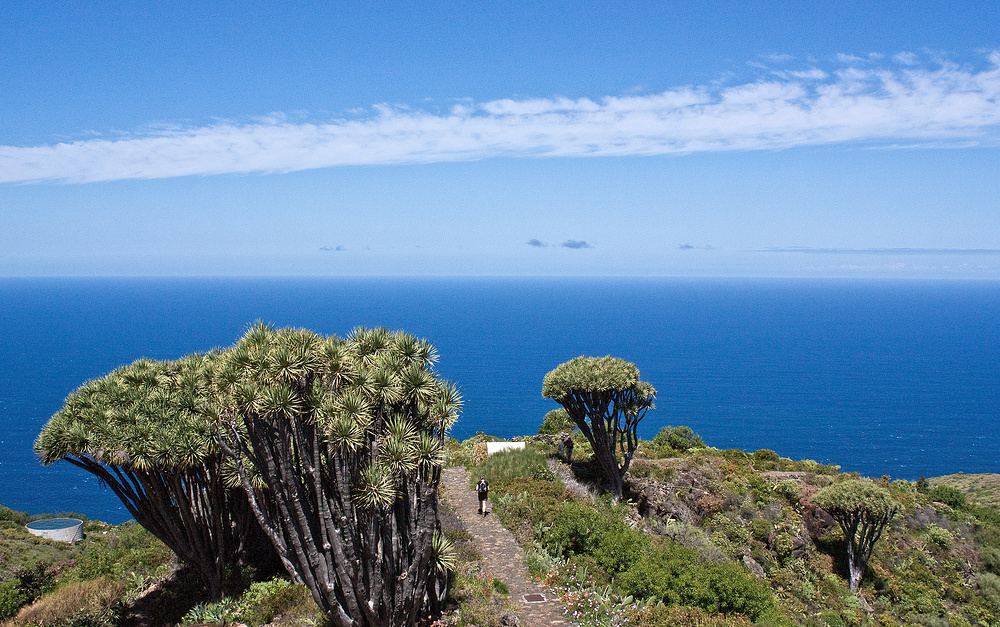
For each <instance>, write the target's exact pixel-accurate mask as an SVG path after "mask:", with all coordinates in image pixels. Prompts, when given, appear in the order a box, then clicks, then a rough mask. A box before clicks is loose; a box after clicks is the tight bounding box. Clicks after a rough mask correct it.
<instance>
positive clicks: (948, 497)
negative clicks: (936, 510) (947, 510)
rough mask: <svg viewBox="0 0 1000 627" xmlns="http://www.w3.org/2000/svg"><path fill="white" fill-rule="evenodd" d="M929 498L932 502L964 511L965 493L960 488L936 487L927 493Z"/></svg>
mask: <svg viewBox="0 0 1000 627" xmlns="http://www.w3.org/2000/svg"><path fill="white" fill-rule="evenodd" d="M927 497H928V498H930V500H932V501H938V502H939V503H944V504H945V505H947V506H949V507H951V508H953V509H962V508H963V507H965V492H962V491H961V490H959V489H958V488H952V487H950V486H946V485H939V486H934V487H933V488H931V491H930V492H928V493H927Z"/></svg>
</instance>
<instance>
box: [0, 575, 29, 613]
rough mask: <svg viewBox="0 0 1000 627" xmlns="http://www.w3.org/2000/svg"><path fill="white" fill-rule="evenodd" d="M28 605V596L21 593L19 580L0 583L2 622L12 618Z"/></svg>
mask: <svg viewBox="0 0 1000 627" xmlns="http://www.w3.org/2000/svg"><path fill="white" fill-rule="evenodd" d="M27 603H28V596H27V595H26V594H24V592H22V591H21V588H20V582H19V581H18V580H17V579H8V580H7V581H5V582H3V583H0V620H6V619H8V618H12V617H13V616H14V615H15V614H17V611H18V610H19V609H21V607H22V606H24V605H27Z"/></svg>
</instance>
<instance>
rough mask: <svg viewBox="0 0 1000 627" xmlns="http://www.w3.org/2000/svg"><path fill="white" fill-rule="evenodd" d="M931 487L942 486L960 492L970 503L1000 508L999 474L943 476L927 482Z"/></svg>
mask: <svg viewBox="0 0 1000 627" xmlns="http://www.w3.org/2000/svg"><path fill="white" fill-rule="evenodd" d="M928 481H929V483H930V485H931V487H937V486H944V487H949V488H955V489H957V490H961V491H962V492H963V493H964V494H965V495H966V496H967V497H968V499H969V500H970V501H972V502H975V503H978V504H979V505H984V506H988V507H1000V474H996V473H980V474H971V475H966V474H963V473H958V474H956V475H944V476H942V477H933V478H931V479H929V480H928Z"/></svg>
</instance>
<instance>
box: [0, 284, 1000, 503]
mask: <svg viewBox="0 0 1000 627" xmlns="http://www.w3.org/2000/svg"><path fill="white" fill-rule="evenodd" d="M255 320H264V321H266V322H270V323H272V324H274V325H277V326H296V327H306V328H309V329H312V330H314V331H317V332H320V333H324V334H337V335H345V334H347V333H348V332H349V331H350V330H351V329H352V328H353V327H355V326H359V325H364V326H386V327H390V328H392V329H405V330H407V331H409V332H411V333H414V334H416V335H419V336H421V337H426V338H428V339H430V340H431V341H432V342H433V343H434V344H435V345H436V346H437V348H438V350H439V352H440V362H439V365H438V371H439V372H440V373H441V374H442V375H443V376H445V377H446V378H448V379H450V380H452V381H454V382H456V383H457V384H458V385H459V386H460V387H461V389H462V391H463V394H464V397H465V410H464V412H463V415H462V418H461V420H460V421H459V423H458V424H457V425H456V426H455V428H454V430H453V432H452V433H453V435H455V436H456V437H458V438H459V439H464V438H466V437H469V436H471V435H473V434H475V432H476V431H477V430H482V431H486V432H488V433H491V434H496V435H500V436H505V437H509V436H514V435H521V434H527V433H534V432H535V431H537V428H538V424H539V422H540V421H541V417H542V416H543V415H544V414H545V412H546V411H548V410H549V409H553V408H555V407H557V406H556V405H555V404H554V403H552V402H551V401H547V400H545V399H543V398H542V397H541V385H542V377H543V376H544V375H545V373H546V372H548V371H549V370H551V369H552V368H554V367H555V366H557V365H558V364H559V363H561V362H563V361H566V360H568V359H572V358H573V357H576V356H579V355H594V356H603V355H609V354H610V355H615V356H618V357H622V358H625V359H627V360H629V361H633V362H635V363H636V364H637V365H638V366H639V368H640V370H641V372H642V377H643V379H646V380H648V381H650V382H651V383H652V384H653V385H654V386H655V387H656V388H657V390H658V394H657V401H656V404H657V409H656V410H655V411H652V412H650V413H649V414H647V416H646V418H645V420H644V422H643V423H642V424H641V425H640V432H641V433H640V434H641V435H642V437H646V438H650V437H652V436H653V435H654V434H655V433H656V431H657V430H658V429H659V427H660V426H662V425H665V424H672V425H677V424H687V425H690V426H691V427H692V428H694V430H695V431H696V432H698V433H699V434H700V435H701V436H702V437H703V438H704V439H705V441H706V442H707V443H708V444H710V445H712V446H716V447H719V448H741V449H745V450H750V451H753V450H756V449H758V448H770V449H774V450H776V451H777V452H778V453H780V454H781V455H783V456H786V457H792V458H796V459H803V458H808V459H815V460H817V461H820V462H824V463H835V464H840V465H841V466H842V467H843V469H844V470H856V471H859V472H861V473H862V474H865V475H869V476H879V475H882V474H889V475H892V476H893V477H900V478H908V479H916V478H917V477H919V476H920V475H926V476H934V475H940V474H947V473H953V472H958V471H963V472H966V473H972V472H1000V453H998V427H1000V393H998V391H1000V283H996V282H902V281H900V282H893V281H873V282H867V281H798V280H704V279H699V280H677V279H133V280H125V279H23V280H22V279H5V280H0V331H2V335H0V421H2V425H3V428H2V430H0V503H2V504H4V505H7V506H8V507H13V508H15V509H18V510H27V511H30V512H32V513H41V512H55V511H67V510H68V511H78V512H81V513H84V514H86V515H87V516H90V517H93V518H101V519H103V520H108V521H111V522H120V521H122V520H125V519H127V518H128V513H127V512H126V511H125V509H124V508H123V507H121V505H120V503H119V502H118V500H117V499H116V498H115V497H114V495H113V494H112V493H111V492H110V491H109V490H107V489H105V488H103V487H102V486H100V485H99V482H98V481H97V480H96V479H95V478H92V477H91V476H90V475H89V474H88V473H86V472H84V471H82V470H79V469H77V468H76V467H74V466H71V465H70V464H68V463H65V462H60V463H57V464H55V465H53V466H51V467H43V466H42V465H40V464H39V463H38V462H37V461H36V459H35V457H34V454H33V453H32V450H31V446H32V443H33V441H34V439H35V437H36V436H37V435H38V432H39V430H40V429H41V428H42V426H43V425H44V424H45V422H46V420H48V418H49V417H50V416H51V415H52V414H53V413H54V412H55V411H57V410H58V409H59V408H60V407H61V405H62V401H63V399H64V398H65V397H66V395H67V394H69V393H70V392H72V391H73V390H74V389H76V388H77V387H78V386H79V385H80V384H82V383H83V382H84V381H86V380H88V379H91V378H94V377H99V376H102V375H104V374H106V373H107V372H109V371H110V370H112V369H114V368H115V367H117V366H119V365H122V364H126V363H129V362H132V361H134V360H136V359H139V358H140V357H150V358H155V359H173V358H176V357H180V356H182V355H185V354H188V353H191V352H200V351H205V350H208V349H211V348H213V347H218V346H228V345H230V344H232V343H233V342H235V341H236V340H237V339H238V338H239V337H240V335H242V333H243V332H244V331H245V330H246V328H247V326H248V325H250V324H252V323H253V322H254V321H255Z"/></svg>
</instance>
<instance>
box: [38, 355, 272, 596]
mask: <svg viewBox="0 0 1000 627" xmlns="http://www.w3.org/2000/svg"><path fill="white" fill-rule="evenodd" d="M213 358H214V355H193V356H190V357H187V358H184V359H181V360H178V361H172V362H161V361H152V360H140V361H137V362H135V363H133V364H131V365H128V366H124V367H122V368H119V369H117V370H115V371H113V372H112V373H110V374H109V375H107V376H105V377H103V378H100V379H96V380H93V381H90V382H88V383H86V384H84V385H83V386H82V387H80V388H79V389H78V390H76V391H75V392H73V393H72V394H70V396H69V397H68V398H67V399H66V401H65V404H64V406H63V408H62V409H61V410H60V411H59V412H57V413H56V414H55V415H54V416H53V417H52V418H51V419H50V420H49V422H48V423H47V424H46V425H45V427H44V428H43V429H42V432H41V433H40V434H39V436H38V439H37V440H36V441H35V451H36V452H37V453H38V455H39V456H40V457H41V460H42V463H44V464H51V463H53V462H55V461H57V460H66V461H68V462H69V463H71V464H73V465H75V466H79V467H80V468H83V469H84V470H87V471H88V472H91V473H93V474H94V475H97V477H99V478H100V479H101V480H102V481H103V482H104V483H105V484H106V485H107V486H108V487H110V488H111V489H112V490H113V491H114V493H115V494H116V495H117V496H118V498H120V499H121V501H122V503H124V505H125V507H126V508H128V511H129V513H130V514H131V515H132V516H133V517H134V518H135V520H136V521H137V522H138V523H139V524H140V525H142V526H143V527H145V528H146V529H148V530H149V531H150V532H152V533H153V535H155V536H156V537H157V538H159V539H160V540H161V541H163V543H164V544H166V545H167V546H168V547H169V548H170V549H171V550H173V551H174V553H176V554H177V556H178V557H179V558H180V559H181V561H183V562H184V563H186V564H188V565H190V566H191V567H192V568H193V569H194V570H195V572H197V573H198V575H199V576H200V578H201V580H202V582H203V583H204V584H205V587H206V588H207V590H208V592H209V594H210V595H211V597H212V598H213V599H218V598H220V597H221V594H222V584H223V578H224V575H225V572H226V569H227V567H229V566H232V565H234V564H235V563H237V562H238V561H239V560H240V559H241V558H242V557H247V556H248V554H249V557H253V558H256V557H260V556H261V551H260V548H262V547H263V548H264V549H265V551H264V553H269V552H268V551H267V549H269V547H268V546H267V544H266V541H264V543H263V544H257V545H256V546H253V547H251V546H248V540H249V539H251V538H253V532H254V531H256V532H257V536H258V538H257V539H258V540H264V539H263V538H261V537H259V536H260V530H259V529H258V527H257V525H256V522H255V521H254V519H253V514H252V513H251V512H250V509H249V505H248V503H247V500H246V498H244V497H243V494H242V491H234V490H231V489H228V488H226V485H225V481H224V477H223V467H222V463H223V457H222V452H221V450H220V449H219V446H218V444H217V442H216V439H215V432H214V429H213V428H212V425H211V424H210V423H208V422H207V421H206V420H205V419H204V418H203V417H202V416H201V411H202V406H203V405H204V404H205V400H206V399H205V385H206V383H207V381H208V378H207V373H208V371H209V367H210V364H211V362H212V359H213Z"/></svg>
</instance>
